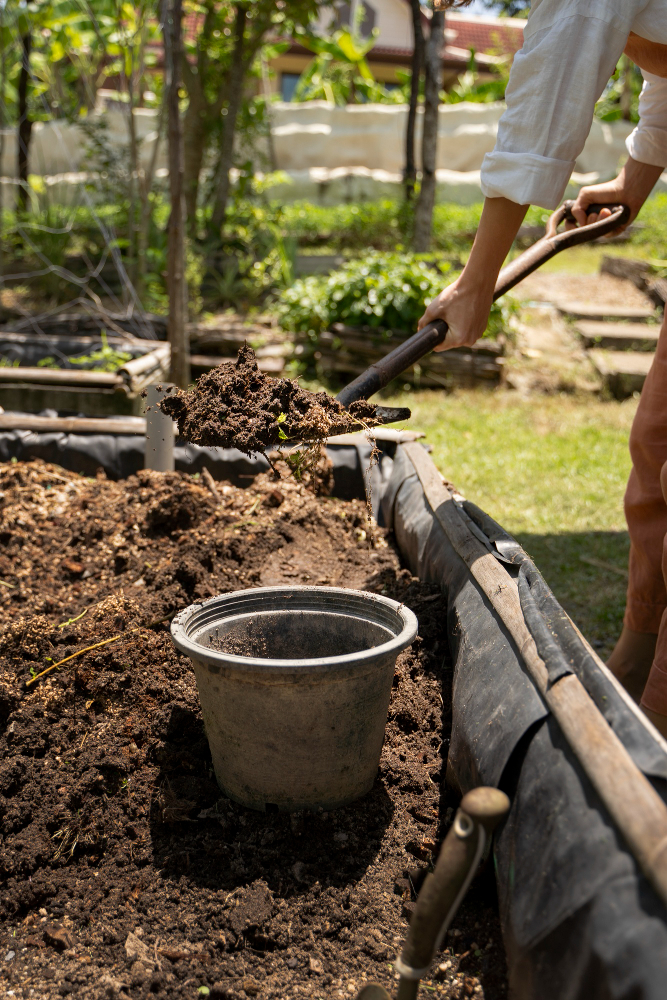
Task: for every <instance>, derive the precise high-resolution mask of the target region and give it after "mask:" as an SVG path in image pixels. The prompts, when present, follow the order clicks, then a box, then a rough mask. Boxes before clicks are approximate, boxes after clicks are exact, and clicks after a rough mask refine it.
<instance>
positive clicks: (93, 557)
mask: <svg viewBox="0 0 667 1000" xmlns="http://www.w3.org/2000/svg"><path fill="white" fill-rule="evenodd" d="M283 471H284V470H283ZM327 473H328V470H327V468H326V466H325V464H323V463H321V466H320V469H319V472H318V474H317V475H314V474H313V476H312V482H310V484H309V485H310V489H308V488H307V485H306V484H304V483H303V482H302V483H297V482H296V481H295V480H294V479H290V478H289V477H285V478H284V479H283V480H281V481H279V482H278V483H277V482H276V480H275V479H274V478H273V477H272V476H270V475H268V474H267V475H260V476H258V477H257V478H256V479H255V480H254V481H250V483H249V485H248V488H247V489H239V488H236V487H232V486H230V485H228V484H222V483H218V484H217V488H218V491H219V494H220V499H219V502H218V501H216V500H215V499H214V497H213V496H212V494H211V492H209V491H208V490H207V489H205V488H204V486H203V485H202V484H201V482H200V481H199V480H198V479H197V478H196V477H191V476H186V475H184V474H178V473H155V472H148V471H145V472H142V473H140V474H138V475H137V476H134V477H132V478H130V479H128V480H126V481H124V482H111V481H107V480H106V479H105V478H104V476H103V475H102V474H100V476H99V478H98V479H96V480H95V479H85V478H83V477H81V476H77V475H75V474H72V473H69V472H66V471H64V470H62V469H60V468H59V467H57V466H53V465H47V464H44V463H42V462H34V463H25V464H23V463H14V464H11V465H6V466H4V467H2V468H1V469H0V603H1V604H2V615H1V617H2V621H3V630H2V632H1V633H0V733H1V735H0V743H1V744H2V745H1V747H0V753H1V758H0V759H1V761H2V763H0V834H1V837H2V840H1V847H0V938H1V940H0V986H1V990H0V992H2V995H5V996H14V997H33V998H40V1000H41V998H54V1000H55V998H57V997H63V996H72V997H77V998H78V997H82V998H114V997H118V998H127V997H129V998H132V1000H139V998H146V997H151V996H156V997H165V998H176V997H179V998H180V997H183V998H185V997H188V998H192V1000H195V998H198V997H205V996H209V997H212V998H227V1000H241V998H244V997H252V998H255V997H256V998H259V1000H269V998H274V1000H278V998H280V1000H282V998H290V997H297V996H299V997H312V998H322V1000H324V998H327V1000H328V998H340V997H344V998H348V1000H349V998H352V997H353V996H354V995H355V993H356V991H357V989H358V988H359V987H361V986H362V985H363V983H364V982H366V981H379V982H381V983H383V984H384V985H385V986H386V987H387V988H388V989H389V990H390V992H392V993H393V992H394V991H395V987H396V982H395V979H394V972H393V967H392V962H393V959H394V957H395V955H396V952H397V949H398V948H399V946H400V943H401V941H402V939H403V937H404V935H405V932H406V929H407V925H408V919H409V915H410V912H411V909H412V906H413V902H414V898H415V896H414V891H415V889H416V888H418V887H419V884H420V880H421V879H422V878H423V876H424V874H425V872H426V871H427V869H428V867H429V865H430V864H431V863H432V859H433V857H434V854H435V852H436V851H437V847H438V843H439V841H440V839H441V838H442V836H443V835H444V833H445V832H446V830H447V828H448V826H449V825H450V823H451V820H452V812H453V810H452V807H453V806H454V805H455V803H454V802H452V801H449V800H448V798H447V794H448V793H446V792H445V791H444V789H443V785H442V778H443V774H444V760H445V758H446V754H447V747H448V738H449V729H450V713H449V705H450V695H451V669H450V665H449V662H448V660H447V637H446V632H445V627H446V625H445V619H446V615H445V604H444V601H443V598H442V596H441V594H440V592H439V591H438V589H437V588H435V587H434V586H431V585H425V584H422V583H420V582H419V581H418V580H416V579H415V578H413V577H412V576H411V575H410V573H408V572H407V571H406V570H405V569H402V568H401V566H400V562H399V558H398V556H397V554H396V551H395V550H394V548H393V547H392V542H391V539H390V538H388V537H387V536H386V534H385V532H383V531H381V530H379V529H377V527H375V526H373V525H371V524H370V523H369V521H368V517H367V512H366V508H365V506H364V504H363V503H361V502H341V501H338V500H334V499H331V498H328V497H325V496H316V495H315V494H314V492H313V490H315V489H316V488H317V489H320V490H321V489H322V488H323V487H325V486H326V483H327ZM284 583H310V584H333V585H339V584H340V585H343V586H347V587H353V588H359V589H367V590H372V591H375V592H377V593H383V594H387V595H389V596H390V597H393V598H396V599H399V600H401V601H404V602H405V603H406V604H407V605H408V606H409V607H411V608H412V609H413V610H414V611H415V612H416V614H417V616H418V618H419V637H418V638H417V639H416V640H415V642H414V643H413V645H412V647H411V648H409V649H407V650H406V651H405V652H404V653H402V654H401V655H400V657H399V659H398V663H397V667H396V673H395V677H394V687H393V695H392V700H391V705H390V709H389V719H388V724H387V729H386V739H385V744H384V749H383V752H382V759H381V762H380V769H379V772H378V776H377V780H376V782H375V786H374V788H373V790H372V791H371V792H370V793H369V794H368V795H367V796H366V797H365V798H363V799H362V800H360V801H358V802H356V803H354V804H353V805H351V806H348V807H347V808H344V809H339V810H336V811H331V812H316V813H310V814H305V813H301V814H293V815H291V816H290V815H286V814H264V813H259V812H253V811H251V810H248V809H245V808H243V807H241V806H239V805H237V804H235V803H233V802H231V801H230V800H228V799H227V798H225V797H224V795H223V794H222V793H221V791H220V790H219V788H218V787H217V785H216V783H215V780H214V778H213V771H212V768H211V759H210V754H209V750H208V745H207V742H206V737H205V734H204V729H203V726H202V720H201V714H200V710H199V702H198V696H197V689H196V685H195V679H194V674H193V671H192V668H191V665H190V662H189V661H188V660H187V659H186V658H185V657H184V656H182V655H180V654H179V653H177V652H176V650H175V649H174V647H173V645H172V642H171V639H170V635H169V628H168V621H167V620H166V619H168V618H169V617H170V616H172V615H173V614H174V613H175V612H176V611H178V610H180V609H181V608H183V607H184V606H186V605H188V604H190V603H192V602H193V601H195V600H198V599H202V598H206V597H209V596H212V595H214V594H217V593H221V592H224V591H230V590H234V589H240V588H245V587H252V586H255V585H272V584H284ZM155 623H158V624H155ZM107 640H108V641H107ZM77 654H79V655H77ZM67 657H71V659H69V660H67V662H63V663H62V666H59V667H58V668H57V669H54V670H52V671H50V672H49V673H47V674H45V675H44V676H42V677H40V678H38V679H36V680H34V681H33V678H37V675H38V674H40V672H42V671H44V670H47V669H48V668H49V667H50V666H52V665H53V664H56V663H59V662H60V661H64V660H66V658H67ZM31 681H32V683H30V682H31ZM445 944H446V948H445V951H444V953H443V954H442V955H441V956H439V959H438V961H439V965H438V964H437V963H436V965H434V967H433V970H432V975H431V978H429V979H428V980H427V982H426V986H427V987H428V990H424V995H425V996H434V997H443V998H444V997H447V998H453V997H457V998H460V997H469V996H476V997H480V998H487V1000H497V998H501V997H504V996H506V981H505V966H504V953H503V948H502V942H501V936H500V929H499V922H498V917H497V904H496V902H495V897H494V890H493V884H492V879H491V876H490V875H489V873H488V871H487V873H485V874H483V875H482V876H481V877H480V878H479V879H478V880H477V881H476V883H473V887H472V889H471V891H470V893H469V895H468V898H467V900H466V902H465V903H464V906H463V908H462V909H461V911H460V913H459V916H458V917H457V918H456V921H455V924H454V929H453V930H452V931H451V933H450V934H449V936H448V937H447V939H446V942H445Z"/></svg>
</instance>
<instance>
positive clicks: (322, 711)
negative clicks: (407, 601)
mask: <svg viewBox="0 0 667 1000" xmlns="http://www.w3.org/2000/svg"><path fill="white" fill-rule="evenodd" d="M171 634H172V638H173V641H174V644H175V645H176V648H177V649H179V650H180V651H181V652H182V653H185V654H186V655H187V656H189V657H190V659H191V660H192V663H193V665H194V669H195V675H196V678H197V687H198V689H199V697H200V700H201V706H202V715H203V718H204V725H205V727H206V735H207V737H208V742H209V745H210V748H211V755H212V757H213V767H214V769H215V776H216V778H217V781H218V784H219V785H220V787H221V789H222V790H223V791H224V792H225V794H226V795H228V796H229V797H230V798H232V799H235V800H236V801H237V802H241V803H243V805H246V806H250V807H251V808H253V809H269V810H270V809H280V810H286V811H293V810H297V809H314V808H317V807H318V806H322V807H323V808H334V807H336V806H342V805H344V804H346V803H348V802H352V801H353V800H354V799H357V798H359V797H360V796H361V795H364V794H365V793H366V792H368V791H370V789H371V787H372V785H373V781H374V779H375V775H376V773H377V769H378V764H379V761H380V753H381V751H382V741H383V737H384V727H385V723H386V720H387V708H388V706H389V696H390V693H391V686H392V680H393V675H394V664H395V662H396V657H397V656H398V654H399V653H400V651H401V650H402V649H405V647H406V646H409V645H410V643H411V642H412V640H413V639H414V638H415V636H416V634H417V619H416V618H415V616H414V614H413V613H412V611H410V610H409V609H408V608H406V607H404V606H403V605H400V604H398V603H397V602H396V601H391V600H389V599H388V598H386V597H380V596H378V595H377V594H369V593H365V592H362V591H357V590H343V589H341V588H338V587H261V588H257V589H254V590H241V591H236V592H234V593H231V594H223V595H222V596H220V597H213V598H211V599H210V600H208V601H206V602H205V603H203V604H193V605H192V606H191V607H189V608H186V609H185V610H184V611H181V612H180V614H178V615H177V616H176V617H175V618H174V620H173V622H172V625H171Z"/></svg>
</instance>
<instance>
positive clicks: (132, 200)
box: [125, 51, 143, 298]
mask: <svg viewBox="0 0 667 1000" xmlns="http://www.w3.org/2000/svg"><path fill="white" fill-rule="evenodd" d="M134 76H135V70H134V52H133V51H131V55H130V72H129V74H128V76H127V78H126V80H125V83H126V86H127V107H128V118H127V128H128V135H129V140H130V144H129V151H130V170H129V175H130V176H129V185H128V194H129V208H128V220H127V222H128V236H129V242H130V260H131V269H130V277H131V279H132V284H133V285H134V287H135V289H136V292H137V295H138V296H139V298H141V297H142V295H143V288H142V282H141V265H140V263H139V229H138V226H139V223H138V219H137V193H138V189H139V187H140V184H141V178H140V167H139V143H138V141H137V123H136V122H135V120H134V90H135V88H134Z"/></svg>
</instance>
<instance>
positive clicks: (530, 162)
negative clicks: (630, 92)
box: [481, 0, 641, 209]
mask: <svg viewBox="0 0 667 1000" xmlns="http://www.w3.org/2000/svg"><path fill="white" fill-rule="evenodd" d="M639 7H641V0H624V2H619V0H588V2H586V0H538V2H537V3H535V2H534V3H533V8H532V10H531V14H530V17H529V19H528V22H527V24H526V29H525V35H524V44H523V48H522V49H521V50H520V51H519V52H517V54H516V56H515V58H514V63H513V65H512V70H511V73H510V79H509V84H508V87H507V93H506V95H505V96H506V101H507V110H506V111H505V113H504V114H503V116H502V118H501V119H500V122H499V124H498V137H497V140H496V145H495V148H494V150H493V152H491V153H487V155H486V156H485V157H484V162H483V164H482V175H481V182H482V191H483V193H484V195H485V196H486V197H487V198H499V197H503V198H508V199H509V200H510V201H514V202H516V203H517V204H520V205H529V204H532V205H540V206H541V207H542V208H548V209H553V208H556V206H557V205H558V204H559V203H560V201H561V200H562V197H563V194H564V192H565V188H566V187H567V182H568V180H569V178H570V175H571V173H572V171H573V169H574V165H575V162H576V159H577V157H578V156H579V154H580V153H581V151H582V149H583V148H584V144H585V142H586V139H587V137H588V133H589V131H590V128H591V123H592V121H593V114H594V110H595V102H596V101H597V100H598V98H599V97H600V95H601V93H602V91H603V89H604V87H605V84H606V83H607V81H608V80H609V77H610V76H611V74H612V73H613V72H614V68H615V66H616V63H617V62H618V59H619V57H620V55H621V53H622V52H623V49H624V47H625V44H626V41H627V38H628V34H629V32H630V29H631V26H632V22H633V19H634V17H635V15H636V13H637V9H638V8H639Z"/></svg>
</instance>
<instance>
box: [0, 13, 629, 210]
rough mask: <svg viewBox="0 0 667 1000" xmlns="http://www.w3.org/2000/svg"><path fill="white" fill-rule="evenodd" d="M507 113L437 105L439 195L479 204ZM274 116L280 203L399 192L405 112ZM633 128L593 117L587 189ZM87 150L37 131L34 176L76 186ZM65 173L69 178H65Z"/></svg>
mask: <svg viewBox="0 0 667 1000" xmlns="http://www.w3.org/2000/svg"><path fill="white" fill-rule="evenodd" d="M392 2H393V0H392ZM502 111H503V106H502V104H454V105H451V104H450V105H444V106H442V107H441V108H440V114H439V142H438V160H437V166H438V171H439V181H440V191H441V194H442V196H443V197H450V198H451V199H452V200H456V201H471V200H472V201H477V200H479V198H480V192H479V169H480V167H481V164H482V160H483V158H484V154H485V153H487V152H489V151H490V150H491V149H493V145H494V143H495V137H496V131H497V127H498V120H499V118H500V116H501V114H502ZM104 114H105V116H106V120H107V122H108V124H109V138H110V140H111V141H112V142H114V143H115V144H117V145H118V146H123V145H127V142H128V132H127V116H126V112H124V111H122V110H119V109H117V108H116V109H110V110H107V111H106V112H104ZM272 114H273V137H274V145H275V150H276V157H277V162H278V168H279V169H280V170H283V171H286V172H287V173H288V174H289V175H290V176H291V177H292V179H293V181H294V183H293V184H291V185H289V186H286V185H282V186H281V187H280V188H279V189H277V190H279V191H280V196H281V197H286V198H298V197H304V198H305V197H311V196H312V197H313V200H316V201H321V200H322V199H323V198H325V199H326V200H327V201H331V200H332V199H338V200H357V199H363V198H370V197H381V196H383V195H384V196H387V197H390V196H392V194H393V193H394V192H398V190H399V186H400V182H401V173H402V170H403V163H404V154H403V145H404V133H405V123H406V116H407V108H406V106H405V105H386V104H361V105H351V106H349V107H335V106H334V105H331V104H328V103H327V102H325V101H309V102H307V103H304V104H286V103H277V104H274V105H273V108H272ZM419 117H420V118H421V115H420V116H419ZM135 121H136V125H137V132H138V134H139V136H140V137H141V138H143V140H144V141H143V142H142V145H141V157H142V160H143V161H144V163H147V162H148V159H149V157H150V155H151V152H152V148H153V144H154V142H155V135H156V133H155V126H156V112H155V111H151V110H140V111H137V112H135ZM419 124H420V123H419V122H418V130H417V132H418V134H417V140H419ZM630 130H631V126H630V125H628V124H627V123H625V122H613V123H611V124H606V123H603V122H599V121H597V120H595V121H594V122H593V125H592V127H591V132H590V135H589V137H588V140H587V142H586V145H585V147H584V150H583V151H582V153H581V156H580V157H579V159H578V160H577V164H576V167H575V173H578V174H580V175H585V180H586V182H587V183H593V182H594V181H595V180H596V179H598V178H607V177H611V176H613V175H614V173H615V171H616V170H617V167H618V164H619V162H620V160H621V159H622V158H623V157H624V156H625V145H624V141H625V138H626V136H627V135H628V133H629V132H630ZM4 145H5V149H4V155H3V158H2V163H1V164H0V168H1V173H2V175H4V176H5V177H6V178H13V177H15V176H16V136H15V134H14V133H13V132H6V133H5V144H4ZM85 151H86V137H85V135H84V134H83V133H82V132H81V130H80V129H79V128H78V127H77V126H73V125H68V124H66V123H62V122H48V123H45V124H41V123H40V124H36V125H35V126H34V132H33V139H32V143H31V152H30V172H31V173H32V174H38V175H42V176H44V177H45V178H47V183H48V184H49V185H50V186H51V187H53V185H54V184H55V183H56V178H57V183H58V185H62V184H63V183H70V184H80V183H82V179H81V176H80V172H81V171H85V170H86V169H89V165H88V163H87V161H86V158H85ZM157 166H158V169H160V170H161V171H164V169H165V168H166V144H165V143H164V142H163V143H161V148H160V150H159V155H158V160H157ZM63 175H68V176H69V180H67V181H66V178H65V177H64V176H63ZM576 180H580V182H581V179H580V178H577V177H575V181H576ZM58 190H60V188H58ZM299 192H301V193H299Z"/></svg>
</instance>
